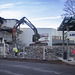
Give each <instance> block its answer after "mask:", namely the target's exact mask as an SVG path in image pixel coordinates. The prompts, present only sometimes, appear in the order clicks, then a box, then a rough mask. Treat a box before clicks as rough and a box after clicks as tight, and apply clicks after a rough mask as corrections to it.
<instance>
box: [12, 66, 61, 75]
mask: <svg viewBox="0 0 75 75" xmlns="http://www.w3.org/2000/svg"><path fill="white" fill-rule="evenodd" d="M12 66H15V67H19V68H25V69H31V70H35V71H40V72H47V73H54V74H57V75H59V74H61V72H56V71H51V70H44V69H41V68H34V67H26V66H21V65H12Z"/></svg>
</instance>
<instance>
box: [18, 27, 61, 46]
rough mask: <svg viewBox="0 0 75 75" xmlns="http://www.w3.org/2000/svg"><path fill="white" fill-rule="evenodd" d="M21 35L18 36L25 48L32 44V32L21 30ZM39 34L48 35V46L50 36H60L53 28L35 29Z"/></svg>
mask: <svg viewBox="0 0 75 75" xmlns="http://www.w3.org/2000/svg"><path fill="white" fill-rule="evenodd" d="M21 30H23V33H22V34H20V35H19V39H20V41H22V43H23V44H26V45H27V46H28V45H29V44H30V43H32V36H33V34H34V32H33V30H32V29H30V28H22V29H21ZM37 30H38V33H39V34H43V33H48V34H49V42H48V45H49V46H52V36H60V35H61V33H60V32H59V31H57V30H56V29H53V28H37Z"/></svg>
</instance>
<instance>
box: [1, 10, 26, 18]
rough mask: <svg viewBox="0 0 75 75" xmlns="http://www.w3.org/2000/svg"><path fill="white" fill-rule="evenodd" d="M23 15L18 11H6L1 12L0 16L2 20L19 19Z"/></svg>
mask: <svg viewBox="0 0 75 75" xmlns="http://www.w3.org/2000/svg"><path fill="white" fill-rule="evenodd" d="M24 14H25V13H23V12H21V11H18V10H8V11H1V12H0V16H1V17H4V18H18V19H19V18H20V17H22V16H23V15H24Z"/></svg>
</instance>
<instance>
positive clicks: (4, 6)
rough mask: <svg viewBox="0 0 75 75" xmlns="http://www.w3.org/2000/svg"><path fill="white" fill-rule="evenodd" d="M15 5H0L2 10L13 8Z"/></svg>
mask: <svg viewBox="0 0 75 75" xmlns="http://www.w3.org/2000/svg"><path fill="white" fill-rule="evenodd" d="M14 6H15V5H14V4H13V3H8V4H2V5H0V9H4V8H12V7H14Z"/></svg>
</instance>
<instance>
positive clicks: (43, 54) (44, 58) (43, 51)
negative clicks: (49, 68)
mask: <svg viewBox="0 0 75 75" xmlns="http://www.w3.org/2000/svg"><path fill="white" fill-rule="evenodd" d="M43 60H45V47H44V46H43Z"/></svg>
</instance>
